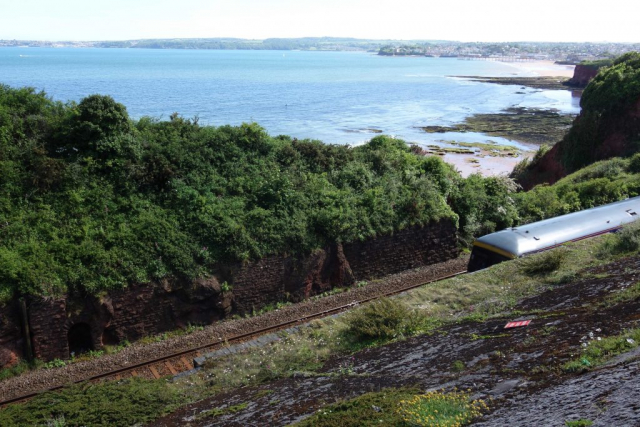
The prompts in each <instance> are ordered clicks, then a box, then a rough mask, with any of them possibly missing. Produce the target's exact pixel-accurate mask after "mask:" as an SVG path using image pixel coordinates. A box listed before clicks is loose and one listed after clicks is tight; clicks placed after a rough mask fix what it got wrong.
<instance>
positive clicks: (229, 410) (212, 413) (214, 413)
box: [196, 403, 249, 420]
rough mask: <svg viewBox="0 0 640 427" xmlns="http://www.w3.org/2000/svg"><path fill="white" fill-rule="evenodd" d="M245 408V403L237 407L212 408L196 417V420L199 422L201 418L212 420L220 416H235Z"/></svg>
mask: <svg viewBox="0 0 640 427" xmlns="http://www.w3.org/2000/svg"><path fill="white" fill-rule="evenodd" d="M247 406H249V405H248V404H247V403H240V404H239V405H233V406H227V407H226V408H213V409H210V410H208V411H204V412H202V413H201V414H199V415H198V416H197V417H196V419H198V420H201V419H203V418H213V417H219V416H221V415H230V414H235V413H238V412H240V411H243V410H245V409H247Z"/></svg>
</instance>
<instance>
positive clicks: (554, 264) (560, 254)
mask: <svg viewBox="0 0 640 427" xmlns="http://www.w3.org/2000/svg"><path fill="white" fill-rule="evenodd" d="M568 254H569V253H568V252H567V251H566V250H563V249H556V250H555V251H547V252H543V253H541V254H540V255H539V256H537V257H527V258H525V259H523V260H522V262H521V269H522V271H523V272H524V274H526V275H528V276H544V275H547V274H549V273H553V272H554V271H557V270H558V269H559V268H560V267H561V266H562V264H563V263H564V262H565V261H566V259H567V255H568Z"/></svg>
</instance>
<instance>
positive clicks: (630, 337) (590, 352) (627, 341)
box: [562, 328, 640, 372]
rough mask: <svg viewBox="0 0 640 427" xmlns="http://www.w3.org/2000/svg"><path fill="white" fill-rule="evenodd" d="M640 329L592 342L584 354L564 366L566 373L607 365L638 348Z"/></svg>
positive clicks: (584, 350)
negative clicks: (616, 357)
mask: <svg viewBox="0 0 640 427" xmlns="http://www.w3.org/2000/svg"><path fill="white" fill-rule="evenodd" d="M639 342H640V328H638V329H631V330H628V331H626V332H625V333H623V334H620V335H616V336H613V337H608V338H603V339H601V340H599V341H597V340H594V341H590V342H589V343H588V344H587V346H586V347H585V348H584V349H583V351H582V354H581V355H579V356H578V357H577V358H575V359H573V360H570V361H569V362H567V363H565V364H564V365H563V366H562V369H563V370H564V371H565V372H585V371H588V370H590V369H593V368H594V367H596V366H599V365H602V364H604V363H606V362H607V361H608V360H610V359H612V358H613V357H615V356H617V355H619V354H622V353H626V352H627V351H629V350H632V349H634V348H636V347H637V346H638V343H639Z"/></svg>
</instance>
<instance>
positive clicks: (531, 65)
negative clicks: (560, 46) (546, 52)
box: [504, 61, 575, 78]
mask: <svg viewBox="0 0 640 427" xmlns="http://www.w3.org/2000/svg"><path fill="white" fill-rule="evenodd" d="M504 64H506V65H509V66H511V67H513V68H514V70H515V71H514V75H519V76H543V77H546V76H548V77H556V76H557V77H567V78H571V77H573V70H574V68H575V65H558V64H556V63H554V62H553V61H531V62H505V63H504Z"/></svg>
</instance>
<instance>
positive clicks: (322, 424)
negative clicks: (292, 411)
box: [295, 389, 487, 427]
mask: <svg viewBox="0 0 640 427" xmlns="http://www.w3.org/2000/svg"><path fill="white" fill-rule="evenodd" d="M486 409H487V406H486V404H485V403H484V402H482V401H479V400H477V401H471V400H470V399H469V396H468V395H467V394H466V393H461V392H456V391H454V392H451V393H445V392H438V391H432V392H428V393H424V394H423V393H421V392H420V391H419V390H416V389H386V390H383V391H381V392H377V393H366V394H363V395H362V396H359V397H357V398H355V399H351V400H346V401H343V402H340V403H337V404H334V405H329V406H327V407H324V408H322V409H320V410H318V411H317V412H316V413H315V414H314V415H312V416H310V417H309V418H307V419H305V420H304V421H302V422H300V423H297V424H295V426H296V427H311V426H314V427H316V426H317V427H330V426H331V427H333V426H341V427H356V426H364V427H367V426H379V425H385V426H433V427H445V426H446V427H459V426H463V425H466V424H468V423H469V422H471V421H472V420H473V419H474V418H476V417H477V416H479V415H481V413H482V412H483V411H484V410H486Z"/></svg>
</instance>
